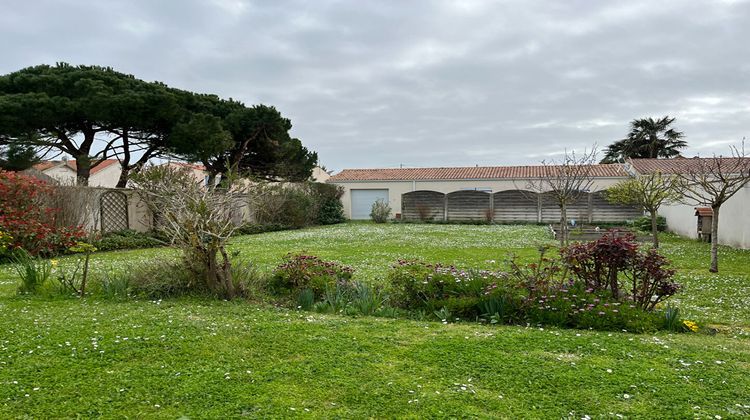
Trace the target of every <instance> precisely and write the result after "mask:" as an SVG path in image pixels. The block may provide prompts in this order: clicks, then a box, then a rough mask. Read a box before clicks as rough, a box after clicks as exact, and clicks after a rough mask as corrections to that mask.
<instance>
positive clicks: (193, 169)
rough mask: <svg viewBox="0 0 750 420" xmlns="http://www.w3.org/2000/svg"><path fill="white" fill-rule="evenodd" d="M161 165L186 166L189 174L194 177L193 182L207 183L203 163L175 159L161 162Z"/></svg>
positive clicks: (179, 167) (178, 167) (204, 184)
mask: <svg viewBox="0 0 750 420" xmlns="http://www.w3.org/2000/svg"><path fill="white" fill-rule="evenodd" d="M162 165H167V166H170V167H173V168H177V169H183V168H187V169H188V170H189V171H190V175H192V176H193V178H195V182H197V183H200V184H202V185H203V186H206V185H208V172H207V171H206V167H205V166H203V165H199V164H195V163H187V162H175V161H169V162H166V163H162Z"/></svg>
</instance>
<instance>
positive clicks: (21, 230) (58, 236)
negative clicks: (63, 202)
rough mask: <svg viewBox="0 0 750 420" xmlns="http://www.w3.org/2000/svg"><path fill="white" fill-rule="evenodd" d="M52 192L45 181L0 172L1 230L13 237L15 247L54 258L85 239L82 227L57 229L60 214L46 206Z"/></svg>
mask: <svg viewBox="0 0 750 420" xmlns="http://www.w3.org/2000/svg"><path fill="white" fill-rule="evenodd" d="M50 192H51V187H50V186H49V185H47V184H46V183H45V182H44V181H41V180H38V179H36V178H33V177H30V176H26V175H20V174H17V173H14V172H6V171H0V230H2V231H4V232H6V233H8V234H10V235H11V237H12V238H13V243H12V247H14V248H23V249H25V250H26V251H28V252H29V253H30V254H32V255H40V256H51V255H56V254H59V253H61V252H63V251H65V250H66V249H67V248H68V247H70V246H72V245H74V244H75V243H76V242H78V241H80V240H82V239H83V238H84V236H85V233H84V232H83V230H82V229H81V228H80V227H74V226H71V227H55V224H54V220H55V216H56V214H57V210H56V209H53V208H49V207H47V205H46V204H45V196H46V195H48V194H50Z"/></svg>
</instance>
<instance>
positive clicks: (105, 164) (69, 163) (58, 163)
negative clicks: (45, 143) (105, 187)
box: [34, 159, 119, 175]
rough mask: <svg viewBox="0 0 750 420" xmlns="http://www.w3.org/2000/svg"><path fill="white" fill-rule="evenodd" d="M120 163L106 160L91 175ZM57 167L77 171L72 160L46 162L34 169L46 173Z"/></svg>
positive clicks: (35, 166)
mask: <svg viewBox="0 0 750 420" xmlns="http://www.w3.org/2000/svg"><path fill="white" fill-rule="evenodd" d="M118 163H119V161H118V160H117V159H106V160H103V161H102V162H101V163H100V164H98V165H96V166H94V167H93V168H91V175H93V174H95V173H97V172H99V171H101V170H102V169H104V168H107V167H109V166H112V165H114V164H118ZM57 166H64V167H66V168H68V169H70V170H71V171H74V172H75V170H76V161H75V160H72V159H71V160H67V161H62V160H45V161H43V162H39V163H37V164H36V165H34V169H36V170H37V171H41V172H44V171H46V170H48V169H50V168H54V167H57Z"/></svg>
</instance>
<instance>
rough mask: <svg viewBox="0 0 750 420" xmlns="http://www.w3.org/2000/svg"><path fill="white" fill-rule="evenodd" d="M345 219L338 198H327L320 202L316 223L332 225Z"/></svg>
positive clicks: (342, 206)
mask: <svg viewBox="0 0 750 420" xmlns="http://www.w3.org/2000/svg"><path fill="white" fill-rule="evenodd" d="M345 220H346V217H344V205H343V204H342V203H341V200H340V198H336V199H327V200H325V201H322V202H321V203H320V207H319V209H318V223H319V224H321V225H333V224H336V223H342V222H344V221H345Z"/></svg>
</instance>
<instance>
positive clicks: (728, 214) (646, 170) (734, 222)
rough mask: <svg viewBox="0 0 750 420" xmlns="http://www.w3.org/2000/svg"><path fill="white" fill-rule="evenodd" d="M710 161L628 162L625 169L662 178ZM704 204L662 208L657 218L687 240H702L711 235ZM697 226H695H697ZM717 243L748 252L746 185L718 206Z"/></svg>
mask: <svg viewBox="0 0 750 420" xmlns="http://www.w3.org/2000/svg"><path fill="white" fill-rule="evenodd" d="M706 159H712V158H676V159H629V160H628V161H627V162H626V163H625V167H626V169H627V170H628V171H629V172H630V173H631V174H633V175H638V174H642V175H645V174H650V173H655V172H661V173H662V174H678V173H684V172H685V171H687V170H688V169H689V168H691V167H694V168H695V167H700V166H698V165H700V160H706ZM705 207H706V203H697V202H685V203H671V204H665V205H662V207H661V208H660V209H659V214H660V215H661V216H664V217H665V218H666V219H667V228H668V229H669V230H670V231H671V232H674V233H677V234H679V235H681V236H686V237H688V238H695V239H698V238H699V232H700V236H701V239H704V240H705V235H706V234H709V235H710V232H711V229H710V225H709V226H704V224H707V223H710V222H709V221H708V220H707V219H709V218H710V217H712V215H713V213H710V211H711V209H710V208H709V209H706V208H705ZM699 221H700V222H701V225H700V226H699V225H698V223H699ZM719 243H720V244H723V245H729V246H733V247H738V248H745V249H750V185H746V186H745V187H744V188H743V189H742V190H741V191H739V192H737V194H735V195H734V196H733V197H732V198H730V199H729V200H728V201H727V202H726V203H724V204H723V205H722V206H721V212H720V214H719Z"/></svg>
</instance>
